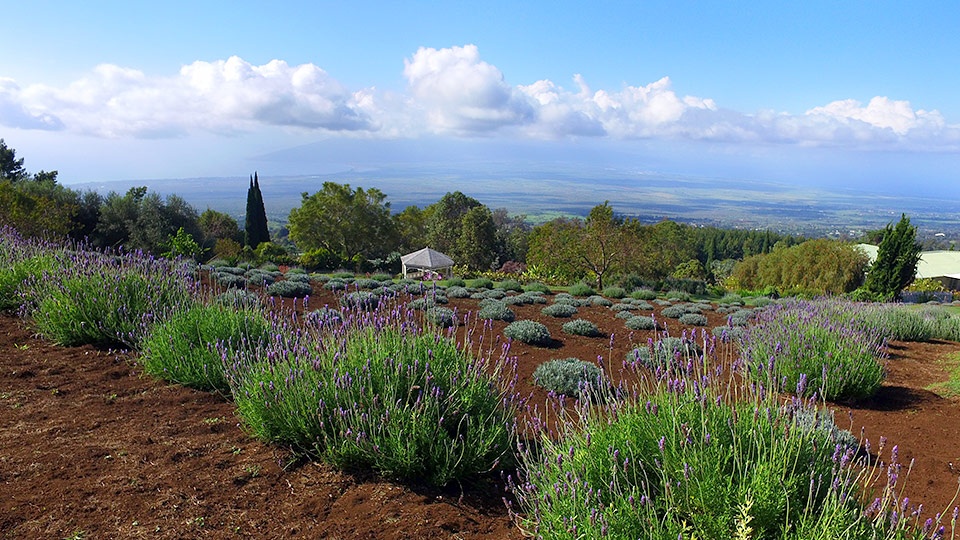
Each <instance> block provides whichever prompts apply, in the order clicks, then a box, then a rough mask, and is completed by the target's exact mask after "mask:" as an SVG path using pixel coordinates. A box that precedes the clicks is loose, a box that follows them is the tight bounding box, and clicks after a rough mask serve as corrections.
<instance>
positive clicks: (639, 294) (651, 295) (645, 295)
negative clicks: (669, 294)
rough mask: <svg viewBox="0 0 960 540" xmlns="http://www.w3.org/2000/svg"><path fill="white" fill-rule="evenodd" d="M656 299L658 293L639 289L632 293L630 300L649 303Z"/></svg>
mask: <svg viewBox="0 0 960 540" xmlns="http://www.w3.org/2000/svg"><path fill="white" fill-rule="evenodd" d="M656 297H657V293H656V292H654V291H651V290H650V289H637V290H635V291H633V292H632V293H630V298H634V299H636V300H647V301H649V300H653V299H655V298H656Z"/></svg>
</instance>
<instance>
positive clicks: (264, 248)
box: [254, 242, 294, 267]
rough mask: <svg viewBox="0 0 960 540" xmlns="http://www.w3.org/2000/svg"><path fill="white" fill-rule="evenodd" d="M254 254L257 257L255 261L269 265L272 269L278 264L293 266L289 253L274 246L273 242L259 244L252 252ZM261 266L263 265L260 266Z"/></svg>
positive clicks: (278, 246)
mask: <svg viewBox="0 0 960 540" xmlns="http://www.w3.org/2000/svg"><path fill="white" fill-rule="evenodd" d="M254 253H255V254H256V256H257V260H258V261H260V262H262V263H270V264H272V265H273V266H274V267H276V266H277V265H278V264H293V263H294V259H293V257H292V256H291V255H290V252H289V251H287V249H286V248H284V247H283V246H281V245H278V244H274V243H273V242H261V243H260V245H258V246H257V249H255V250H254ZM261 266H263V265H261Z"/></svg>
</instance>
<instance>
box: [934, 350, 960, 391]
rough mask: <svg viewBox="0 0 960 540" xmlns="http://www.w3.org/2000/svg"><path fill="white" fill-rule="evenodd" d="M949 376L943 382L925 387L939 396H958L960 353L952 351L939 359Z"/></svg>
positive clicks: (959, 386) (959, 388)
mask: <svg viewBox="0 0 960 540" xmlns="http://www.w3.org/2000/svg"><path fill="white" fill-rule="evenodd" d="M939 363H940V364H941V365H942V366H943V367H944V369H946V370H947V371H948V372H949V374H950V376H949V379H947V380H946V381H943V382H939V383H934V384H931V385H930V386H928V387H927V390H930V391H931V392H935V393H936V394H937V395H939V396H941V397H947V398H951V397H957V396H960V353H954V354H952V355H949V356H947V357H946V358H943V359H941V360H940V361H939Z"/></svg>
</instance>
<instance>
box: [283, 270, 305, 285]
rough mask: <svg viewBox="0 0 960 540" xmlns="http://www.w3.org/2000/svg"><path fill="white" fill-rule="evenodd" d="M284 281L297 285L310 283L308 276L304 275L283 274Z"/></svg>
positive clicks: (295, 273) (294, 273)
mask: <svg viewBox="0 0 960 540" xmlns="http://www.w3.org/2000/svg"><path fill="white" fill-rule="evenodd" d="M284 279H285V280H287V281H294V282H297V283H310V275H309V274H306V273H297V272H293V273H291V272H287V273H286V274H284Z"/></svg>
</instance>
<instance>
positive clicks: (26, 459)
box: [0, 274, 960, 538]
mask: <svg viewBox="0 0 960 540" xmlns="http://www.w3.org/2000/svg"><path fill="white" fill-rule="evenodd" d="M291 275H292V274H291ZM283 281H284V280H281V281H280V282H279V283H282V282H283ZM326 283H327V284H329V283H330V281H327V282H326ZM360 284H361V281H359V280H358V281H357V282H355V284H354V287H355V288H358V287H359V286H360ZM200 285H201V288H204V287H212V285H211V284H210V283H209V282H208V281H206V280H205V281H202V282H201V283H200ZM311 285H312V288H311V294H310V297H309V300H308V301H307V300H302V299H282V298H277V297H272V298H268V299H264V300H262V301H263V302H264V305H266V306H267V307H268V308H271V311H272V312H274V313H278V314H283V313H286V314H288V315H289V313H290V312H297V313H300V314H301V315H303V313H305V312H307V311H313V310H316V309H318V308H321V307H323V306H326V305H329V306H336V305H339V304H341V297H342V295H344V292H343V291H340V292H337V291H332V290H330V289H335V288H336V287H326V286H323V281H320V280H317V281H312V282H311ZM407 287H408V290H409V288H410V285H407ZM254 288H255V289H257V290H259V289H258V288H257V287H254ZM451 289H452V288H451ZM491 290H492V289H491ZM447 292H449V293H451V294H450V297H449V299H448V303H447V304H444V306H445V307H447V308H448V309H453V310H455V313H457V314H458V317H461V318H462V317H466V321H467V323H466V324H463V325H462V326H460V327H459V328H458V329H456V330H453V331H452V332H453V334H452V335H453V337H454V338H455V339H456V341H457V342H459V343H468V342H469V343H473V344H474V345H475V347H474V349H475V350H476V351H477V352H478V353H483V351H487V352H488V353H489V352H490V351H496V352H499V351H500V350H501V348H502V345H503V342H504V338H503V336H504V334H505V333H507V327H508V322H507V321H506V320H497V319H491V320H487V321H486V322H479V321H478V320H477V319H476V318H475V317H474V316H473V315H472V314H475V313H477V312H478V311H480V309H481V302H483V301H484V300H483V299H479V298H457V297H456V296H455V295H453V294H452V290H450V289H448V290H447ZM403 294H407V293H403ZM421 294H422V293H421ZM474 294H476V293H474ZM457 296H459V295H457ZM488 296H501V297H505V298H509V297H513V296H516V295H514V294H513V293H511V294H510V295H509V296H506V294H505V293H503V294H496V295H493V294H488ZM417 297H418V298H420V299H421V300H423V299H425V298H428V296H421V295H417ZM543 298H544V299H545V300H547V301H548V302H550V303H551V304H552V305H561V304H564V303H566V304H568V305H575V307H576V314H575V318H579V319H582V320H585V321H589V322H590V323H593V325H594V326H595V327H596V329H597V330H599V333H600V335H599V336H598V337H587V336H581V335H576V334H574V333H571V332H568V331H566V329H565V328H564V325H565V324H567V323H569V322H570V321H571V319H570V318H567V317H563V316H559V315H562V312H563V311H564V310H559V309H553V310H550V311H547V312H545V311H544V308H545V307H546V306H545V305H543V304H542V303H540V304H538V303H532V302H531V303H525V302H516V303H511V304H509V310H511V312H512V313H513V315H514V318H516V319H517V320H529V321H537V322H540V323H541V324H543V325H544V327H545V328H546V330H547V331H548V332H549V335H550V336H552V337H551V338H550V341H549V342H548V343H547V346H546V347H543V346H536V345H529V344H526V343H523V342H522V341H520V340H514V341H513V342H512V343H511V344H510V346H509V349H508V350H507V353H506V354H505V357H506V358H508V359H509V361H510V365H512V366H514V369H515V383H514V384H515V386H514V387H513V389H514V390H515V393H516V395H517V396H518V397H519V399H520V400H521V404H522V408H521V409H520V410H519V415H520V418H521V419H527V420H531V419H534V420H535V419H541V420H544V421H545V422H546V423H547V424H551V423H553V422H556V421H558V419H559V418H560V415H561V414H562V413H561V412H560V409H557V408H556V407H557V403H558V402H557V401H556V400H555V399H554V398H551V397H550V396H549V395H548V393H547V392H546V390H544V389H543V388H542V387H541V386H540V385H538V384H536V382H535V377H534V371H535V370H536V368H537V367H538V366H539V365H541V364H543V363H544V362H546V361H548V360H551V359H557V358H579V359H581V360H584V361H587V362H591V363H596V364H597V365H598V366H600V367H601V369H602V370H603V372H604V373H605V374H606V375H607V376H609V377H610V379H611V380H612V381H616V382H622V381H628V380H631V378H633V379H635V378H636V376H637V374H638V373H639V374H641V375H642V374H643V373H649V372H647V371H645V369H646V368H640V370H639V371H638V370H636V369H635V366H628V365H627V363H625V362H624V359H625V358H628V355H629V354H630V353H631V351H633V350H635V349H636V348H637V347H638V346H640V347H641V348H642V347H644V346H645V345H646V343H647V342H648V340H652V339H657V338H659V337H660V336H661V335H662V333H663V332H664V330H663V328H662V326H661V328H660V330H658V331H654V330H630V329H629V328H628V327H627V326H626V325H625V320H627V319H626V318H625V317H624V318H621V317H617V316H616V314H617V313H620V312H622V311H633V310H637V311H642V312H643V314H644V315H652V319H654V320H658V321H661V323H664V322H665V323H666V326H667V331H668V332H669V333H670V334H671V335H674V336H679V335H684V334H686V335H693V334H694V333H698V334H697V335H700V336H701V337H700V338H697V339H700V340H703V341H710V339H711V338H708V337H706V332H707V330H706V329H709V328H713V327H719V326H723V325H725V324H726V323H727V322H728V318H729V315H728V314H725V313H719V309H716V307H717V306H718V305H719V304H718V302H719V299H715V300H714V303H713V304H712V305H711V309H704V308H705V307H706V305H705V304H702V303H701V304H700V305H701V306H703V308H699V309H700V310H701V312H702V314H703V317H704V318H705V319H706V324H705V325H703V326H689V325H683V324H681V323H680V319H673V318H671V317H670V316H668V315H667V314H665V313H664V310H665V309H667V308H669V307H676V306H677V305H691V304H688V303H686V302H684V301H681V300H677V299H674V300H673V302H668V301H666V300H663V298H662V297H661V298H657V300H660V302H659V303H658V302H654V303H651V304H650V309H649V310H647V309H646V308H644V307H642V306H641V305H640V302H639V301H637V302H636V304H637V305H636V306H634V307H632V308H621V309H620V310H614V309H613V305H620V306H623V305H627V306H630V305H631V304H628V303H626V302H621V301H619V300H616V299H614V300H607V301H605V302H601V301H590V302H584V301H583V299H585V297H584V298H582V299H580V300H577V299H575V298H574V299H573V301H564V302H561V301H560V300H561V299H563V298H566V297H565V296H564V295H561V294H547V295H543ZM407 299H409V300H413V298H407ZM407 299H404V297H403V296H400V297H398V298H397V301H399V302H406V301H407ZM615 302H619V303H616V304H615ZM661 303H662V304H667V303H670V304H671V305H660V304H661ZM489 304H490V303H489V302H487V305H489ZM607 304H611V305H607ZM548 313H553V315H550V314H548ZM409 314H410V316H411V317H413V318H416V317H417V315H415V312H409ZM471 320H472V321H475V322H472V323H471V322H470V321H471ZM685 320H689V321H696V318H691V319H685ZM698 322H700V324H702V322H701V321H698ZM35 333H36V328H35V327H34V326H33V325H32V324H31V323H30V322H29V321H28V320H23V319H21V318H19V317H16V316H14V315H12V314H8V315H4V316H3V317H2V318H0V335H2V343H0V359H2V360H0V362H2V366H3V370H2V379H0V381H2V382H0V384H2V388H0V398H2V401H0V404H2V406H3V408H4V411H5V414H4V415H3V422H4V424H3V429H2V431H0V437H2V439H0V451H2V469H0V480H2V482H4V484H5V487H6V489H5V491H6V492H8V493H12V494H14V495H13V496H12V497H8V498H6V499H5V500H4V503H3V505H4V506H3V507H0V526H2V530H3V531H4V533H5V534H6V535H7V536H8V537H68V536H71V535H73V536H74V537H116V538H136V537H141V536H144V537H146V536H149V537H161V538H175V537H184V536H202V537H209V538H220V537H223V538H228V537H235V536H246V535H250V536H258V537H290V536H299V535H307V536H318V537H331V538H337V537H341V538H416V537H426V536H437V535H439V536H440V537H454V538H520V537H522V534H521V529H520V528H519V527H518V524H522V525H524V527H525V528H526V529H528V530H529V529H530V527H531V523H530V521H529V516H530V515H531V514H529V513H528V512H523V511H522V508H521V505H520V501H518V500H517V497H518V494H517V491H516V490H515V489H514V490H512V491H510V490H507V489H506V488H507V487H508V485H509V484H510V483H511V481H510V480H509V478H506V477H504V476H501V475H499V474H481V475H479V476H474V475H468V476H467V477H464V478H463V480H462V481H455V482H448V483H446V484H445V485H443V486H441V487H429V486H428V485H425V484H423V483H421V482H417V481H409V480H407V481H388V480H385V479H383V478H382V477H380V476H378V475H375V474H373V473H372V472H371V470H370V469H358V468H355V467H352V468H351V467H348V468H346V469H345V470H337V469H335V468H333V467H331V466H330V465H327V464H324V463H323V462H322V461H318V460H315V459H305V457H304V455H303V454H302V453H294V452H292V451H291V450H290V449H289V448H288V447H286V446H285V445H282V444H281V445H278V444H273V445H270V444H264V443H263V442H260V441H258V440H256V439H255V438H254V437H252V436H251V433H250V423H249V422H248V421H246V420H244V418H242V417H241V416H238V413H237V409H236V406H235V405H234V404H233V403H231V401H230V400H229V398H228V397H224V396H223V395H222V394H217V393H210V392H204V391H199V390H192V389H188V388H185V387H182V386H179V385H171V384H167V383H164V382H162V381H160V380H158V379H155V378H152V377H149V376H146V375H145V374H144V365H143V358H142V357H141V356H140V355H138V354H136V353H133V352H122V351H119V350H118V349H119V348H129V347H128V346H125V345H124V344H122V343H114V344H112V345H109V346H104V345H101V346H99V347H94V346H92V345H81V346H74V347H59V346H54V345H52V344H50V343H49V342H48V341H45V340H42V339H38V338H37V336H36V335H35ZM135 333H136V332H135V331H132V332H131V334H135ZM471 335H472V337H471ZM484 343H485V344H486V345H484ZM111 347H113V348H112V349H111ZM720 348H723V347H722V346H721V347H720ZM724 350H726V351H727V352H726V353H724V354H730V353H731V351H730V349H729V347H727V348H726V349H724ZM958 354H960V345H958V344H956V343H954V342H948V341H938V340H933V341H927V342H913V341H911V342H905V341H894V342H892V343H890V346H889V348H888V356H887V358H886V359H885V360H883V366H884V368H885V369H886V372H887V377H886V379H885V381H884V382H883V383H882V385H881V386H880V388H879V390H878V391H876V392H875V393H874V394H873V395H872V396H871V397H868V398H866V399H860V400H856V401H849V400H843V401H841V402H835V403H829V404H827V405H828V406H829V408H830V409H832V410H833V411H834V412H835V415H834V418H835V422H836V424H837V426H839V427H840V428H842V429H848V430H849V431H851V432H852V433H853V434H854V435H855V436H856V437H858V438H861V437H862V441H863V442H862V443H861V444H865V443H866V441H867V440H869V441H872V444H873V451H872V453H873V457H874V458H876V459H881V460H884V461H889V458H890V455H889V453H890V451H891V450H890V449H891V448H892V447H893V446H894V445H896V447H897V450H898V452H899V462H900V463H902V464H903V470H902V472H900V480H899V481H898V483H897V484H896V493H895V495H896V497H898V500H899V497H908V498H909V502H908V503H907V504H909V505H916V504H920V503H922V504H923V505H924V506H923V508H924V510H923V511H922V512H921V516H925V517H930V518H933V517H934V516H935V515H936V513H938V512H940V511H941V510H947V512H948V514H949V508H951V505H952V504H956V501H955V500H954V499H953V497H954V494H955V493H956V489H957V474H956V473H955V472H954V470H953V465H954V463H957V461H958V458H960V456H957V455H953V454H955V453H956V446H955V445H953V444H951V443H950V442H949V441H953V440H956V438H957V437H960V415H958V414H957V413H958V412H960V410H958V409H960V403H958V401H957V399H956V397H955V395H953V394H952V393H951V392H950V390H949V387H947V386H943V383H946V382H947V381H950V379H951V372H953V371H955V370H956V362H957V360H956V358H957V355H958ZM481 356H483V354H481ZM487 356H497V354H493V355H490V354H487ZM721 357H722V356H718V358H721ZM728 360H729V357H728ZM648 376H649V375H648ZM566 402H567V403H568V407H569V406H570V403H571V400H566ZM565 410H569V409H565ZM551 411H552V412H551ZM535 423H536V422H534V424H535ZM522 425H523V426H526V427H524V428H522V429H521V432H523V433H526V435H527V436H529V435H530V434H531V432H529V431H524V430H529V429H532V428H531V426H532V425H533V424H529V423H523V422H522ZM881 437H883V438H884V440H885V441H887V442H886V445H885V446H886V448H885V450H879V451H878V450H877V448H878V445H880V444H881V443H880V441H881ZM564 452H566V450H564ZM911 461H912V462H913V466H912V468H909V467H908V466H907V465H908V464H910V463H911ZM528 465H530V463H528ZM874 468H877V467H876V466H875V467H874ZM879 470H881V471H882V467H880V468H879ZM908 470H909V474H908ZM506 474H510V473H509V470H508V471H506ZM388 476H389V475H388ZM874 480H876V481H879V483H880V484H883V483H884V482H886V481H887V479H886V477H883V475H882V474H881V475H879V476H878V477H877V478H875V479H874ZM520 498H523V497H522V495H521V496H520ZM505 501H506V502H508V503H510V505H511V508H512V509H513V511H514V512H517V511H518V510H520V513H519V515H517V514H511V512H510V511H509V510H508V507H507V506H506V505H505ZM921 522H922V519H921ZM945 523H946V525H948V526H949V515H947V516H946V522H945Z"/></svg>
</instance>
